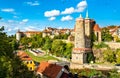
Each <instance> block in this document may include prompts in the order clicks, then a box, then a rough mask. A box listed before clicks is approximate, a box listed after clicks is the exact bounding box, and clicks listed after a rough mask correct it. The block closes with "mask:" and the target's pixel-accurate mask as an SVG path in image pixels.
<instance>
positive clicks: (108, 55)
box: [103, 49, 116, 63]
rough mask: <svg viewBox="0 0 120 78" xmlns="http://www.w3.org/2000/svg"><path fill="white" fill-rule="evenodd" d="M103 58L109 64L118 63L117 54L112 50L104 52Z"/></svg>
mask: <svg viewBox="0 0 120 78" xmlns="http://www.w3.org/2000/svg"><path fill="white" fill-rule="evenodd" d="M103 58H104V60H105V61H107V62H110V63H112V62H116V53H115V52H114V51H112V50H111V49H107V50H105V51H104V52H103Z"/></svg>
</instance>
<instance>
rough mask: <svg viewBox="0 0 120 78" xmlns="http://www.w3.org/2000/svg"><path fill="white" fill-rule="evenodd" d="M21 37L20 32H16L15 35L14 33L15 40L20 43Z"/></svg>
mask: <svg viewBox="0 0 120 78" xmlns="http://www.w3.org/2000/svg"><path fill="white" fill-rule="evenodd" d="M21 36H22V34H21V32H20V30H18V31H17V33H16V40H17V41H20V39H21Z"/></svg>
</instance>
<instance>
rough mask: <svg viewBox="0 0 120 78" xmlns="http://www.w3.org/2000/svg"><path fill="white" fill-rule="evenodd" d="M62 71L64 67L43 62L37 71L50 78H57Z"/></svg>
mask: <svg viewBox="0 0 120 78" xmlns="http://www.w3.org/2000/svg"><path fill="white" fill-rule="evenodd" d="M61 70H62V66H59V65H56V64H50V63H48V62H41V63H40V65H39V67H38V69H37V72H39V73H42V74H43V75H45V76H47V77H49V78H56V77H57V75H58V73H59V72H60V71H61Z"/></svg>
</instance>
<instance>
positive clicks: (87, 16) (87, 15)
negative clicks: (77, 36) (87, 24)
mask: <svg viewBox="0 0 120 78" xmlns="http://www.w3.org/2000/svg"><path fill="white" fill-rule="evenodd" d="M86 19H89V14H88V10H87V11H86Z"/></svg>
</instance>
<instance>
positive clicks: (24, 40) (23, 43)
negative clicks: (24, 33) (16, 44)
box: [20, 37, 31, 49]
mask: <svg viewBox="0 0 120 78" xmlns="http://www.w3.org/2000/svg"><path fill="white" fill-rule="evenodd" d="M30 42H31V39H30V38H28V37H23V38H21V40H20V43H21V44H22V45H23V46H24V49H26V48H28V46H29V43H30Z"/></svg>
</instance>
